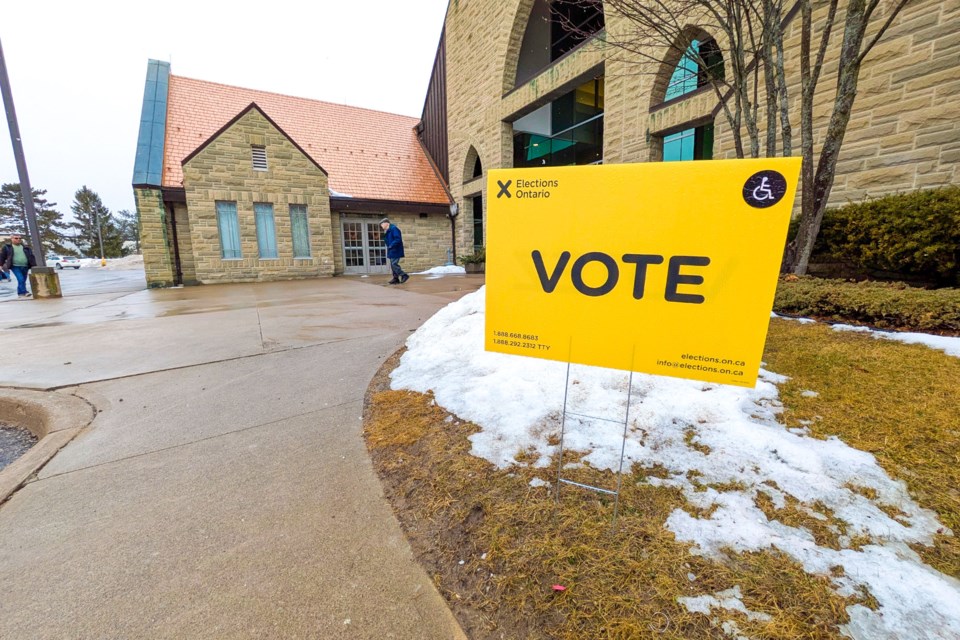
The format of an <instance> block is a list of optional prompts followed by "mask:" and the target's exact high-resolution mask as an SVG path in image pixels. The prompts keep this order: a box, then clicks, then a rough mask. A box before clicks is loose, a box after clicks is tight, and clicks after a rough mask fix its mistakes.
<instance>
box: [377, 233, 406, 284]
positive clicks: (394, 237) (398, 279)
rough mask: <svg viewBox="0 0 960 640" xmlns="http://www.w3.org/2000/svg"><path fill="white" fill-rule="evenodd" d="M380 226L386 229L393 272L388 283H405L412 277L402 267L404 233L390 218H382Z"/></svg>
mask: <svg viewBox="0 0 960 640" xmlns="http://www.w3.org/2000/svg"><path fill="white" fill-rule="evenodd" d="M380 228H381V229H383V231H384V235H383V239H384V242H386V243H387V259H388V260H390V271H392V272H393V279H392V280H391V281H390V282H388V283H387V284H403V283H404V282H406V281H407V280H409V279H410V276H409V275H407V274H406V273H404V271H403V269H401V268H400V259H401V258H403V235H402V234H401V233H400V229H399V228H397V225H395V224H393V223H391V222H390V218H384V219H383V220H381V221H380Z"/></svg>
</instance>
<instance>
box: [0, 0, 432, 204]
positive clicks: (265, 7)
mask: <svg viewBox="0 0 960 640" xmlns="http://www.w3.org/2000/svg"><path fill="white" fill-rule="evenodd" d="M447 1H448V0H415V1H414V2H402V1H400V0H353V1H346V2H343V1H335V0H313V1H312V2H304V1H303V0H268V1H266V2H264V1H261V2H248V1H246V0H234V1H232V2H208V1H205V0H192V1H185V0H163V1H162V2H139V1H134V2H122V3H118V2H103V1H100V0H97V1H92V2H91V1H87V2H82V1H76V0H74V1H70V2H66V1H56V2H51V1H46V0H32V1H31V0H21V1H17V2H6V3H4V7H3V19H2V22H0V41H2V44H3V53H4V57H5V58H6V62H7V70H8V73H9V75H10V83H11V85H12V89H13V98H14V102H15V104H16V109H17V119H18V120H19V124H20V133H21V136H22V139H23V145H24V151H25V156H26V160H27V168H28V171H29V175H30V183H31V185H32V186H33V188H35V189H46V190H47V199H48V200H50V201H52V202H56V203H57V209H58V210H59V211H60V212H61V213H63V214H65V215H66V216H67V217H70V205H71V204H72V203H73V196H74V193H75V192H76V190H77V189H79V188H80V187H81V186H83V185H86V186H88V187H89V188H91V189H93V190H94V191H96V192H97V193H98V194H100V197H101V198H102V199H103V203H104V204H105V205H106V206H107V208H109V209H110V210H111V211H114V212H116V211H119V210H121V209H129V210H131V211H133V210H134V201H133V189H132V187H131V184H132V181H133V160H134V155H135V152H136V146H137V134H138V132H139V122H140V108H141V104H142V100H143V89H144V80H145V78H146V72H147V60H148V59H150V58H154V59H157V60H164V61H167V62H170V63H171V71H172V73H173V74H174V75H178V76H186V77H189V78H197V79H200V80H209V81H212V82H220V83H223V84H231V85H236V86H241V87H248V88H251V89H260V90H264V91H274V92H277V93H284V94H289V95H294V96H301V97H305V98H313V99H316V100H325V101H328V102H338V103H343V104H349V105H352V106H357V107H366V108H369V109H377V110H381V111H389V112H392V113H400V114H404V115H408V116H415V117H418V116H419V115H420V112H421V110H422V108H423V101H424V98H425V96H426V90H427V83H428V82H429V80H430V72H431V69H432V66H433V59H434V55H435V54H436V49H437V43H438V42H439V40H440V30H441V28H442V26H443V18H444V12H445V11H446V7H447ZM4 122H5V119H4ZM0 182H3V183H9V182H19V178H18V176H17V168H16V164H15V162H14V159H13V149H12V146H11V144H10V132H9V130H8V129H7V127H6V126H3V128H2V131H0Z"/></svg>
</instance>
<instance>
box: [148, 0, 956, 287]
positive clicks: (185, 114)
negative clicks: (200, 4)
mask: <svg viewBox="0 0 960 640" xmlns="http://www.w3.org/2000/svg"><path fill="white" fill-rule="evenodd" d="M785 6H786V7H787V9H788V11H787V14H786V20H787V31H786V37H785V41H784V49H785V55H784V57H785V61H784V62H785V69H786V76H787V83H788V86H789V90H790V96H791V101H792V102H791V105H790V108H791V118H792V119H796V120H797V122H795V123H794V131H795V132H797V133H795V134H794V145H793V148H794V150H793V153H794V154H799V148H800V140H799V121H798V120H799V113H798V109H797V105H798V103H799V94H800V88H799V82H800V80H799V78H800V75H799V48H800V36H799V21H800V18H799V13H798V11H797V10H796V7H793V8H792V9H791V7H792V5H790V4H789V3H787V5H785ZM891 6H892V4H891ZM885 10H888V7H885V5H884V6H883V7H882V8H881V10H880V11H879V12H878V16H877V17H876V20H875V22H876V24H875V25H873V26H872V27H871V32H876V29H877V28H878V27H879V26H880V24H881V23H882V22H883V21H884V20H885V17H886V16H885V14H884V11H885ZM824 12H825V5H822V6H821V5H820V4H818V5H816V7H815V14H814V23H815V30H816V25H817V24H818V22H817V21H820V23H822V19H823V16H824ZM608 22H609V23H608ZM564 23H574V24H577V25H579V26H580V29H579V33H570V32H569V30H567V29H564V28H563V25H564ZM623 26H624V25H622V24H619V25H618V24H617V16H616V15H610V12H609V11H607V10H605V7H604V3H594V4H593V6H590V5H585V4H584V3H582V2H577V1H576V0H458V1H451V2H450V3H449V4H448V7H447V14H446V20H445V22H444V28H443V32H442V34H441V35H440V42H439V46H438V49H437V56H436V60H435V62H434V67H433V72H432V76H431V81H430V85H429V88H428V93H427V96H426V97H425V101H424V109H423V114H422V116H421V118H420V119H419V121H418V120H417V119H415V118H406V117H403V116H396V115H391V114H385V113H379V112H373V111H369V110H365V109H357V108H352V107H345V106H341V105H331V104H328V103H323V102H318V101H313V100H305V99H302V98H292V97H288V96H279V95H276V94H270V93H265V92H259V91H254V90H249V89H240V88H237V87H227V86H224V85H218V84H214V83H211V82H202V81H198V80H191V79H187V78H179V77H176V76H172V75H170V69H169V65H166V64H165V63H161V62H156V61H151V62H150V63H149V68H148V75H147V86H146V92H145V97H144V106H143V116H142V118H141V129H140V139H139V143H138V148H137V160H136V168H135V176H134V189H135V193H136V196H137V209H138V212H139V213H140V216H141V225H142V228H143V232H142V236H143V246H144V262H145V265H146V270H147V279H148V282H149V284H150V285H151V286H168V285H170V284H173V283H178V282H182V283H186V284H191V283H208V282H225V281H229V282H235V281H255V280H271V279H283V278H298V277H315V276H324V275H333V274H342V273H380V272H386V268H385V267H386V265H385V262H386V261H385V255H384V251H383V247H382V240H381V239H380V235H379V228H377V227H376V222H377V221H378V220H379V219H380V217H382V216H384V215H388V216H390V217H391V218H393V219H395V220H396V221H397V222H398V224H399V225H400V226H401V228H402V229H403V231H404V239H405V242H406V244H408V245H412V249H413V250H412V251H409V252H408V255H410V258H408V259H407V262H406V263H405V264H406V268H407V270H408V271H413V270H417V269H419V268H427V267H430V266H435V265H439V264H444V263H446V262H448V261H449V260H450V259H451V258H452V257H453V256H454V255H462V254H464V253H466V252H470V251H472V250H473V249H474V248H478V247H482V246H484V244H485V227H486V220H485V211H486V207H485V197H486V192H485V191H486V180H485V176H486V172H487V170H489V169H493V168H509V167H534V166H558V165H575V164H596V163H601V162H602V163H624V162H660V161H685V160H709V159H712V158H731V157H735V150H734V144H733V136H732V134H731V130H730V127H729V125H728V123H727V120H726V118H725V116H724V115H723V114H722V105H721V104H720V102H719V100H718V98H717V96H716V93H715V92H714V91H713V90H712V87H710V86H708V83H707V82H705V81H704V74H703V73H702V70H701V69H698V67H697V65H696V64H693V65H691V64H690V61H689V60H688V59H687V58H686V57H684V56H683V55H682V53H680V52H677V51H675V50H673V48H671V47H667V46H665V47H664V48H663V51H660V52H650V53H649V56H648V57H647V58H645V59H629V58H628V57H625V56H624V55H623V53H622V52H621V51H619V50H616V49H615V48H614V47H610V46H609V45H605V44H604V39H605V36H606V33H607V30H608V29H609V30H612V32H617V31H616V30H618V29H622V28H623ZM686 30H687V35H688V36H689V38H690V39H691V40H692V41H693V44H691V46H692V47H696V48H697V52H698V54H699V55H700V57H701V58H702V59H704V60H709V64H710V66H711V69H713V70H715V71H718V72H719V73H721V74H722V73H725V72H726V73H729V69H728V66H729V64H730V63H729V60H727V59H725V58H726V56H725V53H724V52H725V46H726V43H725V41H724V37H723V34H721V33H711V32H710V30H709V28H707V27H705V26H703V25H698V24H688V25H687V27H686ZM835 30H836V31H837V33H835V36H834V38H836V39H839V38H840V37H842V26H839V27H836V28H835ZM837 66H838V65H837V61H836V60H835V59H830V57H829V56H828V57H827V59H825V61H824V65H823V69H822V77H821V80H820V84H819V90H818V94H817V96H816V99H815V103H814V117H815V120H814V130H815V135H816V137H818V138H822V135H823V132H824V131H825V129H826V125H827V122H828V119H829V113H830V109H831V107H832V95H833V91H835V88H836V75H837V73H836V72H837ZM725 68H726V69H727V71H724V69H725ZM761 82H762V81H761ZM958 161H960V4H957V3H956V2H949V1H945V0H914V1H913V2H911V3H908V4H907V6H906V7H905V8H904V9H903V11H902V12H901V14H900V15H899V16H898V17H897V18H896V19H895V20H894V21H893V23H892V25H891V26H890V28H889V29H888V31H887V32H886V33H885V35H884V37H883V39H882V40H881V41H880V43H879V44H878V45H877V46H876V47H875V48H874V50H873V51H872V52H871V53H870V55H869V56H868V57H867V58H866V60H865V62H864V65H863V68H862V71H861V74H860V83H859V88H858V94H857V98H856V102H855V103H854V107H853V115H852V118H851V120H850V123H849V125H848V127H847V133H846V137H845V139H844V143H843V148H842V152H841V155H840V159H839V164H838V165H837V177H836V181H835V183H834V188H833V192H832V195H831V204H834V205H840V204H844V203H846V202H848V201H856V200H861V199H863V198H865V197H873V196H880V195H886V194H890V193H896V192H906V191H911V190H915V189H923V188H933V187H938V186H944V185H949V184H957V183H958V181H960V173H958V170H957V163H958Z"/></svg>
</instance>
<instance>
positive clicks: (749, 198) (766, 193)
mask: <svg viewBox="0 0 960 640" xmlns="http://www.w3.org/2000/svg"><path fill="white" fill-rule="evenodd" d="M786 193H787V181H786V179H785V178H784V177H783V176H782V175H781V174H780V173H779V172H777V171H772V170H767V171H760V172H757V173H755V174H753V175H752V176H750V178H749V179H748V180H747V182H746V183H745V184H744V185H743V199H744V200H745V201H746V203H747V204H749V205H750V206H751V207H755V208H757V209H766V208H767V207H772V206H773V205H775V204H777V203H778V202H780V201H781V200H782V199H783V196H784V195H786Z"/></svg>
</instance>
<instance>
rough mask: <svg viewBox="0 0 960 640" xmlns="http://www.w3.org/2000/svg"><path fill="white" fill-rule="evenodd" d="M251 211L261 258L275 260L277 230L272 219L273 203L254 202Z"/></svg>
mask: <svg viewBox="0 0 960 640" xmlns="http://www.w3.org/2000/svg"><path fill="white" fill-rule="evenodd" d="M253 212H254V214H255V217H256V220H257V246H258V247H259V248H260V259H261V260H276V258H277V230H276V226H275V225H274V221H273V205H272V204H269V203H263V202H256V203H254V205H253Z"/></svg>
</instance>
